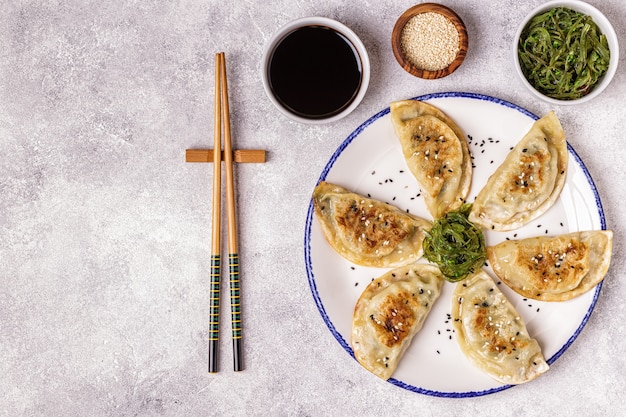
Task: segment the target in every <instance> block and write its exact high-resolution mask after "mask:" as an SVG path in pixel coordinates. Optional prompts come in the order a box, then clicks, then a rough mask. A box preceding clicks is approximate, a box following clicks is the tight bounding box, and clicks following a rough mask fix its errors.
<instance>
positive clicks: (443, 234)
mask: <svg viewBox="0 0 626 417" xmlns="http://www.w3.org/2000/svg"><path fill="white" fill-rule="evenodd" d="M471 209H472V205H471V204H464V205H463V206H461V208H460V209H459V210H457V211H451V212H448V213H446V214H445V215H444V216H443V217H441V218H439V219H438V220H437V221H436V222H435V224H434V225H433V228H432V229H431V230H430V232H428V234H427V235H426V238H425V239H424V256H425V257H426V259H428V260H429V261H430V262H434V263H436V264H437V265H438V266H439V269H440V270H441V273H442V274H443V275H444V277H445V278H446V280H448V281H450V282H457V281H461V280H463V279H465V278H466V277H467V276H468V275H470V274H472V273H474V272H475V271H476V270H477V269H479V268H481V267H482V265H483V263H484V262H485V259H486V250H485V238H484V237H483V232H482V230H481V229H479V228H477V227H476V226H474V224H472V222H470V221H469V220H468V219H467V217H468V216H469V212H470V210H471Z"/></svg>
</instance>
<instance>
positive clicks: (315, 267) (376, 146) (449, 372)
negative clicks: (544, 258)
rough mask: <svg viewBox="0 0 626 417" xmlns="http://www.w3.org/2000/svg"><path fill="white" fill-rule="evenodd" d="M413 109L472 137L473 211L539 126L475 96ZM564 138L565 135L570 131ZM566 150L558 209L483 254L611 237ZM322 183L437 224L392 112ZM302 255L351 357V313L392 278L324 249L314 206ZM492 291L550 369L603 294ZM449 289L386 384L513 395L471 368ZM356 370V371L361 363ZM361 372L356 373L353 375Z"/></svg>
mask: <svg viewBox="0 0 626 417" xmlns="http://www.w3.org/2000/svg"><path fill="white" fill-rule="evenodd" d="M416 99H419V100H424V101H427V102H428V103H430V104H432V105H434V106H437V107H439V108H440V109H441V110H443V111H444V112H445V113H447V114H448V115H449V116H450V117H451V118H452V119H454V120H455V121H456V122H457V124H458V125H459V126H460V127H461V129H462V130H463V131H464V132H465V133H466V134H467V137H468V142H469V145H470V152H471V153H472V156H473V158H474V164H475V168H474V171H473V180H472V188H471V190H470V195H469V198H468V201H469V202H472V201H474V199H475V197H476V195H477V194H478V192H479V191H480V189H481V188H482V186H483V185H484V184H485V183H486V181H487V178H488V177H489V176H490V175H491V174H492V173H493V171H494V170H495V169H496V168H497V167H498V166H499V165H500V163H501V162H502V161H503V160H504V158H505V156H506V155H507V153H508V152H509V150H510V149H511V147H512V146H514V145H515V144H516V143H517V142H518V141H519V140H520V139H521V138H522V136H523V135H524V134H525V133H526V132H527V131H528V130H529V129H530V127H531V125H532V124H533V122H534V121H535V120H536V119H537V116H535V115H534V114H532V113H530V112H529V111H527V110H525V109H523V108H520V107H519V106H516V105H514V104H511V103H509V102H506V101H503V100H500V99H497V98H494V97H489V96H484V95H478V94H472V93H456V92H455V93H439V94H430V95H426V96H421V97H417V98H416ZM564 128H565V131H566V133H567V126H565V127H564ZM568 149H569V157H570V158H569V168H568V172H567V180H566V184H565V187H564V189H563V191H562V193H561V196H560V199H559V200H558V201H557V203H556V204H555V205H554V206H553V207H552V208H551V209H550V210H548V212H546V213H545V214H544V215H542V216H541V217H539V218H538V219H537V220H535V221H533V222H531V223H529V224H527V225H526V226H524V227H522V228H520V229H518V230H515V231H511V232H494V231H491V230H488V231H487V230H486V231H485V239H486V243H487V245H494V244H497V243H498V242H501V241H502V240H504V239H506V238H510V239H514V238H525V237H531V236H537V235H546V234H547V235H557V234H562V233H568V232H573V231H577V230H600V229H605V228H606V225H605V220H604V213H603V211H602V204H601V202H600V198H599V196H598V193H597V191H596V188H595V185H594V184H593V180H592V179H591V177H590V175H589V173H588V172H587V169H586V168H585V166H584V164H583V162H582V161H581V159H580V158H579V157H578V155H577V154H576V152H575V151H574V149H572V148H571V147H569V148H568ZM320 180H326V181H329V182H332V183H336V184H339V185H341V186H343V187H346V188H348V189H349V190H352V191H355V192H357V193H360V194H364V195H367V194H370V195H371V196H372V198H376V199H378V200H382V201H386V202H388V203H391V204H393V205H396V206H398V207H400V208H401V209H403V210H407V209H408V210H410V212H411V213H414V214H416V215H418V216H421V217H423V218H426V219H432V217H431V216H430V214H429V213H428V211H427V209H426V206H425V204H424V200H423V198H422V197H421V196H420V186H419V184H418V183H417V181H416V180H415V178H414V177H413V175H412V174H411V172H410V171H409V169H408V167H407V165H406V162H405V161H404V158H403V155H402V151H401V148H400V144H399V141H398V139H397V138H396V136H395V134H394V132H393V127H392V125H391V120H390V117H389V108H387V109H385V110H382V111H381V112H379V113H378V114H376V115H374V116H372V117H371V118H370V119H369V120H367V121H366V122H364V123H363V124H362V125H361V126H359V127H358V128H357V129H356V130H355V131H354V132H353V133H352V134H351V135H350V136H349V137H348V138H347V139H346V140H345V141H344V142H343V143H342V144H341V146H339V148H338V149H337V151H336V152H335V153H334V154H333V156H332V157H331V158H330V161H329V162H328V164H327V165H326V167H325V168H324V170H323V171H322V174H321V176H320ZM304 251H305V254H304V255H305V263H306V268H307V274H308V279H309V285H310V287H311V291H312V293H313V298H314V299H315V302H316V304H317V307H318V309H319V312H320V314H321V315H322V318H323V319H324V321H325V322H326V324H327V326H328V328H329V329H330V331H331V333H332V334H333V335H334V336H335V338H336V339H337V341H338V342H339V343H340V344H341V346H343V348H344V349H345V350H346V351H347V352H348V353H349V354H350V355H351V356H352V357H354V353H353V351H352V348H351V347H350V330H351V323H352V312H353V310H354V305H355V304H356V301H357V299H358V298H359V296H360V295H361V292H362V291H363V290H364V289H365V287H366V285H367V284H368V283H369V282H370V281H371V280H372V278H375V277H378V276H380V275H382V274H383V273H384V272H386V270H385V269H378V268H365V267H361V266H357V265H354V264H352V263H351V262H349V261H347V260H345V259H344V258H342V257H341V256H339V255H338V254H337V253H336V252H335V251H334V250H333V249H332V248H331V247H330V246H329V245H328V243H327V242H326V240H325V238H324V236H323V234H322V231H321V228H320V227H319V224H318V223H317V220H314V215H313V206H312V204H311V205H310V206H309V211H308V215H307V220H306V230H305V236H304ZM486 270H487V272H489V273H490V274H491V276H492V277H495V275H494V274H493V271H492V270H491V268H489V267H486ZM496 282H498V285H499V286H500V288H501V289H502V291H503V292H504V293H505V294H506V295H507V296H508V297H509V299H510V300H511V301H512V302H513V304H514V305H515V306H516V308H517V310H518V312H519V314H520V315H521V316H522V317H523V318H524V320H525V321H526V325H527V327H528V331H529V332H530V334H531V335H532V336H533V337H535V338H536V339H537V340H538V342H539V344H540V345H541V346H542V349H543V352H544V355H545V357H546V358H548V363H550V364H551V363H553V362H554V361H555V360H557V359H558V358H559V357H560V356H561V355H562V354H563V352H565V351H566V350H567V348H568V347H569V346H570V345H571V344H572V342H573V341H574V339H576V337H577V336H578V334H579V333H580V332H581V330H582V328H583V327H584V326H585V324H586V323H587V320H588V318H589V315H590V314H591V312H592V310H593V308H594V306H595V303H596V300H597V298H598V296H599V294H600V289H601V284H600V285H598V286H597V287H596V288H595V289H593V290H592V291H589V292H587V293H586V294H583V295H582V296H580V297H578V298H576V299H574V300H570V301H567V302H562V303H548V302H540V301H535V300H527V299H525V298H523V297H521V296H519V295H517V294H516V293H514V292H513V291H512V290H510V289H509V288H508V287H507V286H506V285H505V284H504V283H501V282H499V281H498V280H496ZM453 288H454V284H450V283H448V282H446V283H444V286H443V290H442V294H441V296H440V298H439V299H438V300H437V302H436V304H435V306H434V307H433V309H432V311H431V312H430V315H429V316H428V318H427V319H426V322H425V324H424V327H423V328H422V330H421V331H420V332H419V333H418V334H417V336H416V337H415V338H414V339H413V342H412V343H411V346H410V347H409V349H408V350H407V352H406V353H405V355H404V357H403V358H402V360H401V362H400V365H399V366H398V368H397V370H396V372H395V373H394V374H393V377H392V378H391V379H390V380H389V382H390V383H392V384H394V385H397V386H400V387H402V388H405V389H407V390H410V391H414V392H419V393H422V394H428V395H433V396H439V397H474V396H480V395H485V394H490V393H493V392H497V391H501V390H503V389H506V388H509V387H510V386H508V385H503V384H501V383H499V382H497V381H495V380H493V379H492V378H490V377H489V376H487V375H486V374H484V373H483V372H481V371H480V370H478V369H477V368H475V367H474V366H473V365H472V364H471V363H470V362H469V360H468V359H467V358H466V357H465V356H464V354H463V353H462V352H461V350H460V349H459V346H458V343H457V341H456V338H455V334H454V331H453V329H452V325H451V323H450V320H449V317H450V316H449V314H450V307H451V298H452V290H453ZM355 367H360V365H359V364H358V362H356V361H355ZM361 370H362V368H361V369H355V372H357V371H361ZM363 371H364V370H363ZM364 372H367V371H364ZM372 378H375V376H374V375H372Z"/></svg>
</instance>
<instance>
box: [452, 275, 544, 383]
mask: <svg viewBox="0 0 626 417" xmlns="http://www.w3.org/2000/svg"><path fill="white" fill-rule="evenodd" d="M452 318H453V319H454V321H453V326H454V329H455V330H456V335H457V339H458V342H459V346H460V348H461V350H462V351H463V353H465V355H466V356H467V357H468V358H469V359H470V360H471V361H472V363H473V364H474V365H475V366H476V367H478V368H479V369H481V370H483V371H484V372H486V373H487V374H488V375H490V376H491V377H492V378H494V379H495V380H496V381H499V382H501V383H503V384H521V383H523V382H527V381H530V380H532V379H534V378H536V377H538V376H539V375H541V374H542V373H544V372H546V371H547V370H548V363H547V362H546V361H545V359H544V357H543V353H541V348H540V347H539V343H537V341H536V340H535V339H533V338H531V337H530V335H529V334H528V330H527V329H526V324H525V323H524V321H523V320H522V318H521V317H520V316H519V314H517V311H516V310H515V307H514V306H513V304H511V302H510V301H509V300H508V299H507V298H506V297H505V295H504V294H503V293H502V292H501V291H500V290H499V289H498V286H497V285H496V283H495V282H494V281H493V279H491V277H490V276H489V275H488V274H487V273H486V272H485V271H483V270H481V271H480V272H478V273H477V274H475V275H473V276H471V277H469V278H467V279H466V280H465V281H461V282H459V283H458V284H457V285H456V287H455V289H454V296H453V299H452Z"/></svg>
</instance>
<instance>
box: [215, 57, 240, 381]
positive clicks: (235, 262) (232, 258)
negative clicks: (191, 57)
mask: <svg viewBox="0 0 626 417" xmlns="http://www.w3.org/2000/svg"><path fill="white" fill-rule="evenodd" d="M221 65H222V68H221V71H222V116H223V119H224V165H225V167H226V210H227V216H228V270H229V277H230V280H229V281H230V314H231V327H232V337H233V365H234V370H235V371H241V370H242V369H243V360H242V359H243V358H242V349H241V348H242V325H241V299H240V295H241V291H240V288H239V250H238V246H237V215H236V210H235V185H234V181H233V149H232V141H231V135H230V109H229V106H228V81H227V77H226V59H225V57H224V53H222V61H221ZM215 158H218V156H217V155H214V159H213V160H214V161H219V159H215ZM214 165H219V162H218V163H215V162H214Z"/></svg>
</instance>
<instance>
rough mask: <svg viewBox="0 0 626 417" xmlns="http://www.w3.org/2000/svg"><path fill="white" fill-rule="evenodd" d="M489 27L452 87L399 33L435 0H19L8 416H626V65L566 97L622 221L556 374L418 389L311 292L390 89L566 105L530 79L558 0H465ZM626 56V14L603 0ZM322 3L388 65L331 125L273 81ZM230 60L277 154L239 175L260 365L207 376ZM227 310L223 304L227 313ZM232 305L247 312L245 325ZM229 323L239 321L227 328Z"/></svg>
mask: <svg viewBox="0 0 626 417" xmlns="http://www.w3.org/2000/svg"><path fill="white" fill-rule="evenodd" d="M443 3H445V4H447V5H449V6H452V7H453V8H454V9H455V10H456V11H457V13H459V14H460V15H461V17H462V18H463V20H464V21H465V23H466V24H467V26H468V31H469V36H470V51H469V54H468V57H467V59H466V61H465V63H464V64H463V66H462V67H461V68H460V69H459V70H458V71H457V72H455V73H454V74H453V75H451V76H449V77H447V78H444V79H442V80H438V81H426V80H419V79H416V78H413V77H412V76H410V75H409V74H407V73H405V72H404V71H403V70H402V69H401V68H400V67H399V66H398V65H397V63H396V62H395V60H394V58H393V55H392V52H391V48H390V42H389V39H390V34H391V29H392V27H393V24H394V22H395V19H396V18H397V17H398V16H399V15H400V14H401V13H402V12H403V11H404V10H405V9H407V8H408V7H410V6H412V5H413V4H414V2H412V1H391V0H375V1H373V0H360V1H343V2H339V1H330V0H319V1H301V0H300V1H298V0H296V1H265V2H261V1H251V0H248V1H238V2H224V1H217V0H206V1H200V0H178V1H156V0H146V1H122V0H112V1H93V0H86V1H81V0H75V1H62V0H33V1H29V0H16V1H8V0H4V1H2V2H0V16H1V18H0V154H1V155H2V163H1V165H0V375H1V377H0V415H1V416H8V417H13V416H36V415H37V416H38V415H47V416H78V415H89V416H94V417H96V416H136V415H138V416H151V415H157V416H160V415H163V416H206V415H210V416H226V415H258V416H266V415H268V416H269V415H272V416H329V415H336V416H339V415H376V416H397V415H421V416H461V415H472V416H475V415H485V414H488V415H511V416H512V415H516V416H522V415H581V416H582V415H586V416H592V415H593V416H605V415H620V414H624V413H625V412H626V397H625V394H624V392H626V382H625V381H626V380H625V379H624V371H625V370H626V360H625V355H624V352H625V348H624V346H623V345H622V343H623V341H624V340H625V339H626V329H625V326H624V322H625V319H626V317H625V312H624V298H623V297H624V294H625V293H626V276H625V273H624V270H625V268H624V256H623V250H624V245H623V240H622V236H624V232H625V231H626V211H625V210H624V209H623V198H624V192H623V187H624V184H626V170H625V169H624V166H623V164H624V162H623V161H625V160H626V147H625V146H624V143H623V141H624V132H626V117H625V116H626V111H625V110H624V103H623V97H625V96H626V76H625V71H626V65H625V63H624V62H623V61H624V60H623V59H621V62H620V67H619V70H618V73H617V75H616V77H615V79H614V80H613V83H612V84H611V86H610V88H609V89H608V90H607V91H606V92H605V93H604V94H603V95H602V96H601V97H599V98H598V99H596V100H595V101H592V102H590V103H588V104H584V105H579V106H575V107H565V106H563V107H557V108H556V110H557V112H558V114H559V117H560V118H561V120H562V122H563V124H564V126H567V127H568V128H567V130H568V133H569V135H570V141H571V143H572V145H573V146H574V148H575V149H576V150H577V151H578V153H579V154H580V156H581V157H582V158H583V160H584V161H585V164H586V165H587V167H588V168H589V170H590V172H591V174H592V176H593V178H594V179H595V182H596V185H597V187H598V190H599V193H600V195H601V197H602V201H603V203H604V208H605V213H606V218H607V223H608V227H609V228H611V229H613V230H614V231H615V247H614V256H613V263H612V267H611V270H610V272H609V274H608V276H607V279H606V282H605V285H604V287H603V290H602V296H601V297H600V300H599V301H598V304H597V306H596V309H595V311H594V313H593V315H592V316H591V319H590V321H589V323H588V325H587V327H586V328H585V329H584V331H583V332H582V334H581V335H580V337H579V338H578V339H577V340H576V342H575V343H574V344H573V346H572V347H571V348H570V349H569V350H568V351H567V352H566V354H565V355H564V356H563V357H562V358H560V359H559V360H558V361H557V362H556V363H555V364H554V366H553V367H552V369H551V371H550V372H549V373H548V374H546V375H545V376H543V377H542V378H540V379H539V380H537V381H534V382H533V383H531V384H527V385H525V386H521V387H516V388H513V389H510V390H506V391H504V392H501V393H498V394H495V395H490V396H486V397H482V398H476V399H464V400H450V399H440V398H432V397H427V396H423V395H420V394H415V393H411V392H408V391H405V390H402V389H399V388H397V387H394V386H393V385H391V384H388V383H385V382H383V381H380V380H378V379H377V378H374V377H372V376H371V375H369V374H368V373H367V372H366V371H364V370H362V369H361V368H360V367H359V366H358V365H357V364H356V363H355V362H354V361H353V360H352V359H351V358H350V357H349V356H348V355H347V354H346V353H345V352H344V351H343V350H342V348H341V347H340V346H339V345H338V344H337V343H336V341H335V339H334V338H333V336H332V335H331V334H330V332H329V331H328V329H327V328H326V326H325V324H324V323H323V321H322V320H321V318H320V316H319V314H318V312H317V309H316V307H315V304H314V302H313V298H312V297H311V294H310V290H309V287H308V284H307V279H306V272H305V268H304V262H303V248H302V241H303V234H304V223H305V217H306V210H307V207H308V204H309V196H310V192H311V191H312V189H313V187H314V185H315V182H316V181H317V178H318V176H319V173H320V172H321V169H322V168H323V167H324V165H325V163H326V161H327V160H328V158H329V157H330V155H331V154H332V152H333V151H334V150H335V149H336V147H337V146H338V145H339V144H340V143H341V142H342V141H343V139H344V138H345V137H346V136H347V135H348V134H349V133H350V132H351V131H352V130H353V129H354V128H355V127H357V126H358V125H359V124H360V123H361V122H362V121H364V120H365V119H367V118H368V117H369V116H371V115H372V114H374V113H376V112H378V111H379V110H381V109H383V108H384V107H386V106H387V105H388V103H389V101H391V100H396V99H401V98H408V97H413V96H416V95H420V94H425V93H431V92H439V91H471V92H478V93H483V94H489V95H493V96H497V97H500V98H503V99H506V100H509V101H512V102H514V103H517V104H519V105H521V106H523V107H526V108H528V109H529V110H530V111H532V112H534V113H536V114H542V113H545V112H547V111H548V110H550V106H548V105H547V104H545V103H542V102H538V101H537V100H535V99H534V98H533V97H532V96H531V95H530V94H529V93H528V92H527V91H525V90H524V88H523V87H522V85H521V83H520V82H519V81H518V80H517V79H515V77H514V73H513V68H512V58H511V50H510V49H511V43H512V37H513V34H514V32H515V29H516V26H517V22H519V21H520V20H521V19H522V18H523V16H524V15H525V14H526V13H527V12H528V11H530V10H531V9H532V8H533V7H534V6H536V5H538V4H539V3H541V1H538V0H533V1H521V0H504V1H499V2H484V1H479V0H470V1H461V0H458V1H452V0H451V1H445V2H443ZM590 3H592V4H594V5H596V6H597V7H598V8H600V9H601V10H602V11H603V12H605V14H607V15H608V16H609V18H610V20H611V21H612V23H613V24H614V26H615V29H616V31H617V33H618V36H619V40H620V42H621V45H622V46H621V48H620V53H621V56H622V57H624V56H626V53H625V51H624V45H626V25H625V24H624V22H626V6H625V5H624V3H623V2H622V1H621V0H610V1H599V0H590ZM310 15H322V16H327V17H331V18H335V19H338V20H340V21H342V22H343V23H345V24H347V25H348V26H350V27H351V28H352V29H353V30H354V31H355V32H356V33H357V34H358V35H359V36H360V37H361V38H362V40H363V42H364V43H365V45H366V47H367V49H368V51H369V54H370V59H371V62H372V78H371V84H370V89H369V91H368V94H367V95H366V97H365V99H364V101H363V102H362V104H361V105H360V106H359V108H358V109H357V110H356V111H355V112H354V113H352V114H351V115H350V116H348V117H347V118H346V119H344V120H342V121H340V122H336V123H333V124H330V125H324V126H307V125H300V124H298V123H295V122H291V121H289V120H287V119H285V118H284V117H283V116H282V115H281V114H279V112H278V111H277V110H275V109H274V108H273V107H272V105H271V103H270V101H269V100H268V99H267V98H266V96H265V95H264V92H263V88H262V84H261V78H260V75H259V74H260V72H259V71H260V69H259V62H260V58H261V54H262V51H263V45H264V44H265V42H266V41H267V40H268V38H269V37H270V36H271V35H272V33H274V32H275V31H276V30H277V29H278V28H279V27H280V26H282V25H283V24H285V23H286V22H288V21H290V20H292V19H295V18H299V17H304V16H310ZM218 51H225V52H226V55H227V62H228V65H229V84H230V88H231V93H230V97H231V110H232V118H233V126H232V127H233V134H234V137H235V141H236V146H237V147H240V148H248V149H255V148H261V149H266V150H268V152H269V160H268V162H267V163H265V164H256V165H252V164H248V165H241V166H238V167H237V170H236V176H237V181H238V186H239V198H238V206H239V210H240V222H241V224H240V234H241V238H240V240H241V242H242V243H241V245H242V247H241V250H240V253H241V257H242V260H243V261H242V267H241V269H242V277H243V279H244V282H243V284H242V292H243V301H244V320H245V323H244V328H245V361H246V370H245V371H244V372H240V373H234V372H232V371H231V356H230V341H229V340H228V338H227V337H224V338H223V339H222V341H221V344H222V346H221V348H222V351H223V352H224V354H223V355H222V357H221V361H220V364H221V369H222V372H220V373H219V374H217V375H208V374H207V372H206V366H207V365H206V363H207V360H206V355H207V343H206V338H207V330H206V329H207V310H208V302H207V297H208V275H207V271H208V269H209V262H208V259H209V258H208V253H209V249H210V233H211V224H210V213H211V207H210V193H211V184H212V182H211V179H212V173H211V168H210V167H211V166H210V165H206V164H185V162H184V151H185V149H186V148H191V147H202V146H205V147H209V146H211V144H212V132H213V122H212V112H213V102H212V94H213V63H214V54H215V53H216V52H218ZM226 310H227V309H223V311H224V312H226ZM225 318H226V317H225ZM225 322H228V320H226V321H225Z"/></svg>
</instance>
